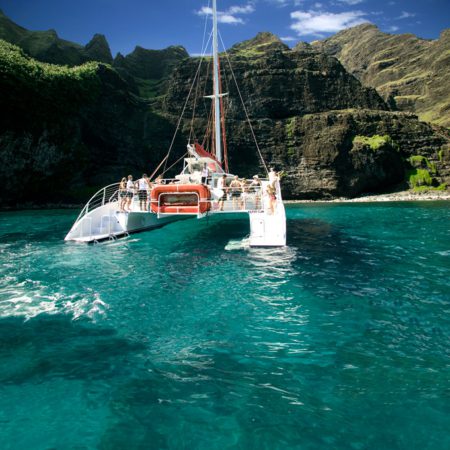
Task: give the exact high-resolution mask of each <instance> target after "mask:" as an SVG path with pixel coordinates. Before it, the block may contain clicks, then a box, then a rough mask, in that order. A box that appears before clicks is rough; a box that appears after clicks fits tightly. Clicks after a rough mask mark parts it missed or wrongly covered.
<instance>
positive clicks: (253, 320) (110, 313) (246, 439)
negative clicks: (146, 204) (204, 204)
mask: <svg viewBox="0 0 450 450" xmlns="http://www.w3.org/2000/svg"><path fill="white" fill-rule="evenodd" d="M77 213H78V212H77V211H32V212H11V213H10V212H7V213H1V214H0V262H1V269H0V270H1V272H0V448H1V449H2V450H7V449H27V450H28V449H77V450H80V449H160V448H161V449H166V448H167V449H205V450H213V449H221V450H222V449H235V448H236V449H258V450H259V449H283V450H284V449H408V450H409V449H433V450H439V449H446V450H447V449H449V448H450V384H449V380H450V340H449V336H450V203H445V202H423V203H384V204H327V205H317V204H309V205H295V206H290V207H288V209H287V213H288V246H287V248H284V249H249V248H248V247H247V245H246V240H245V235H246V234H247V233H248V223H247V221H246V220H225V221H220V220H215V219H210V220H209V221H208V220H203V221H197V220H186V221H182V222H177V223H174V224H171V225H169V226H167V227H165V228H162V229H159V230H156V231H151V232H145V233H141V234H136V235H133V236H131V237H129V238H126V239H122V240H118V241H115V242H107V243H104V244H99V245H91V246H89V245H80V244H74V243H65V242H64V241H63V238H64V235H65V233H66V232H67V230H68V229H69V228H70V226H71V224H72V222H73V220H74V219H75V218H76V215H77Z"/></svg>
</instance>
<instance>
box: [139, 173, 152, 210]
mask: <svg viewBox="0 0 450 450" xmlns="http://www.w3.org/2000/svg"><path fill="white" fill-rule="evenodd" d="M136 184H137V188H138V195H139V207H140V209H141V211H145V210H146V208H147V198H148V190H149V188H150V183H149V181H148V176H147V174H146V173H144V174H142V178H139V180H137V183H136Z"/></svg>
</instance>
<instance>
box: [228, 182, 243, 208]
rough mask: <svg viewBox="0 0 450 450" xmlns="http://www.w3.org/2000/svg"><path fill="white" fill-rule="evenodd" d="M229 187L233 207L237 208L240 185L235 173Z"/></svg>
mask: <svg viewBox="0 0 450 450" xmlns="http://www.w3.org/2000/svg"><path fill="white" fill-rule="evenodd" d="M230 189H231V198H232V200H233V209H238V206H240V199H241V193H242V185H241V182H240V181H239V178H238V176H237V175H235V176H234V178H233V180H232V181H231V183H230Z"/></svg>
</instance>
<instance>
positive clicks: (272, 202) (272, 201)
mask: <svg viewBox="0 0 450 450" xmlns="http://www.w3.org/2000/svg"><path fill="white" fill-rule="evenodd" d="M266 192H267V195H268V196H269V214H275V209H276V207H277V195H276V190H275V188H274V187H273V186H272V185H271V184H268V185H267V188H266Z"/></svg>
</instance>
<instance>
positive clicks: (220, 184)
mask: <svg viewBox="0 0 450 450" xmlns="http://www.w3.org/2000/svg"><path fill="white" fill-rule="evenodd" d="M217 188H218V189H220V190H221V191H222V192H223V194H222V197H220V198H219V211H223V205H224V202H225V200H226V199H227V190H228V188H227V176H226V175H222V177H221V178H219V179H218V181H217Z"/></svg>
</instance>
